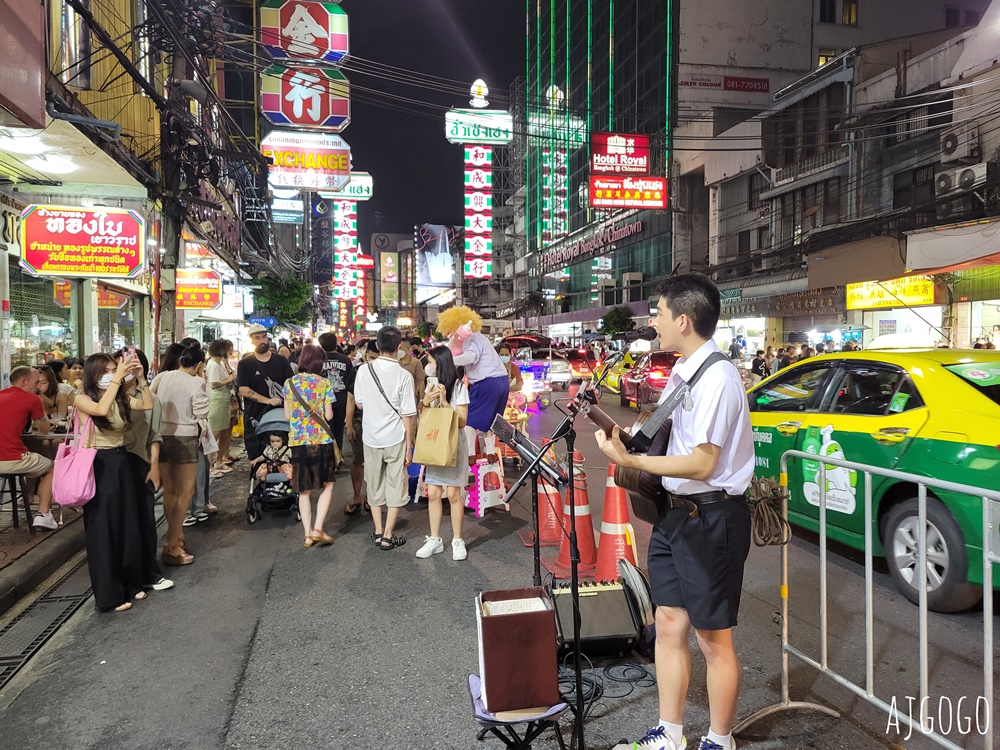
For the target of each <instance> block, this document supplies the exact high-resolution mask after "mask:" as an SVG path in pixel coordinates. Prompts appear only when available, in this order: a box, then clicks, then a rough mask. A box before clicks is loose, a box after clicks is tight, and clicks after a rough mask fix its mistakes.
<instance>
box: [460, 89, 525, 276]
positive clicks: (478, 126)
mask: <svg viewBox="0 0 1000 750" xmlns="http://www.w3.org/2000/svg"><path fill="white" fill-rule="evenodd" d="M488 93H489V90H488V89H487V88H486V84H485V83H484V82H483V81H482V80H477V81H476V82H475V83H473V84H472V89H471V91H470V94H471V95H472V100H471V101H470V102H469V104H471V105H472V107H473V109H452V110H451V111H449V112H448V113H447V114H446V115H445V137H446V138H447V139H448V141H449V142H451V143H457V144H461V145H462V146H463V147H464V148H465V180H464V184H465V261H464V263H463V268H464V276H465V278H467V279H488V278H490V277H491V276H493V149H492V146H494V145H495V146H503V145H505V144H507V143H509V142H510V140H511V136H512V131H513V121H512V118H511V115H510V113H509V112H507V111H505V110H498V109H486V107H487V106H488V105H489V102H487V101H486V95H487V94H488Z"/></svg>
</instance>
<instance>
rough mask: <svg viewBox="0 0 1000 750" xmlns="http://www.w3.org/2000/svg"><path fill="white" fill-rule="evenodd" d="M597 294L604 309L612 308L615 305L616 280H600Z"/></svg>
mask: <svg viewBox="0 0 1000 750" xmlns="http://www.w3.org/2000/svg"><path fill="white" fill-rule="evenodd" d="M597 294H598V299H600V304H601V305H603V306H604V307H611V306H612V305H614V304H615V280H614V279H598V280H597Z"/></svg>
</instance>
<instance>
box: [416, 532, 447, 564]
mask: <svg viewBox="0 0 1000 750" xmlns="http://www.w3.org/2000/svg"><path fill="white" fill-rule="evenodd" d="M442 552H444V542H442V541H441V537H439V536H425V537H424V545H423V546H422V547H421V548H420V549H418V550H417V557H419V558H420V559H421V560H425V559H427V558H428V557H430V556H431V555H440V554H441V553H442Z"/></svg>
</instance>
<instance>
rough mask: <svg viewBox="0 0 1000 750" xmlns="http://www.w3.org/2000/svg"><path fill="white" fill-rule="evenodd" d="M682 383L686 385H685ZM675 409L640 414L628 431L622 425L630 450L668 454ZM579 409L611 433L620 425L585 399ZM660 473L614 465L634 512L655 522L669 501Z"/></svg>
mask: <svg viewBox="0 0 1000 750" xmlns="http://www.w3.org/2000/svg"><path fill="white" fill-rule="evenodd" d="M682 387H683V386H682ZM671 411H673V410H672V409H666V408H663V407H661V408H659V409H657V410H656V411H651V412H644V413H642V414H640V415H639V418H638V419H637V420H636V422H635V424H634V425H633V427H632V430H631V432H632V433H634V434H629V433H628V432H626V431H625V429H624V428H623V429H622V431H621V441H622V444H623V445H624V446H625V448H626V449H627V450H628V452H629V453H633V454H636V455H651V456H665V455H666V454H667V445H668V444H669V443H670V429H671V427H673V421H672V420H671V419H670V413H671ZM580 412H581V413H582V414H583V415H584V416H585V417H587V418H589V419H590V421H592V422H593V423H594V424H596V425H597V426H598V427H600V428H601V429H602V430H604V434H606V435H607V436H608V437H611V432H612V430H613V429H614V428H615V427H616V426H619V425H617V424H616V422H615V421H614V420H613V419H612V418H611V417H609V416H608V415H607V413H606V412H604V411H603V410H602V409H601V408H600V407H599V406H594V405H593V404H590V403H587V402H585V403H584V404H583V406H582V407H581V409H580ZM660 480H661V477H659V476H657V475H656V474H650V473H649V472H648V471H641V470H639V469H629V468H626V467H624V466H616V467H615V484H617V485H618V486H619V487H621V488H622V489H623V490H625V491H626V492H627V493H629V495H630V496H631V498H632V512H633V513H635V515H636V516H638V517H639V518H640V519H641V520H643V521H645V522H646V523H656V522H657V520H658V519H659V518H660V514H661V513H662V511H663V509H664V508H665V507H666V505H667V491H666V490H665V489H664V488H663V483H662V482H661V481H660Z"/></svg>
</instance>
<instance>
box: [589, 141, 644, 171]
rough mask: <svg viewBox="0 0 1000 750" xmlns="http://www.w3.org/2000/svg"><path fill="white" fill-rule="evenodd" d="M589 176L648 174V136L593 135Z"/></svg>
mask: <svg viewBox="0 0 1000 750" xmlns="http://www.w3.org/2000/svg"><path fill="white" fill-rule="evenodd" d="M590 172H591V174H638V175H645V174H649V136H648V135H624V134H622V133H593V134H591V136H590Z"/></svg>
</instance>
